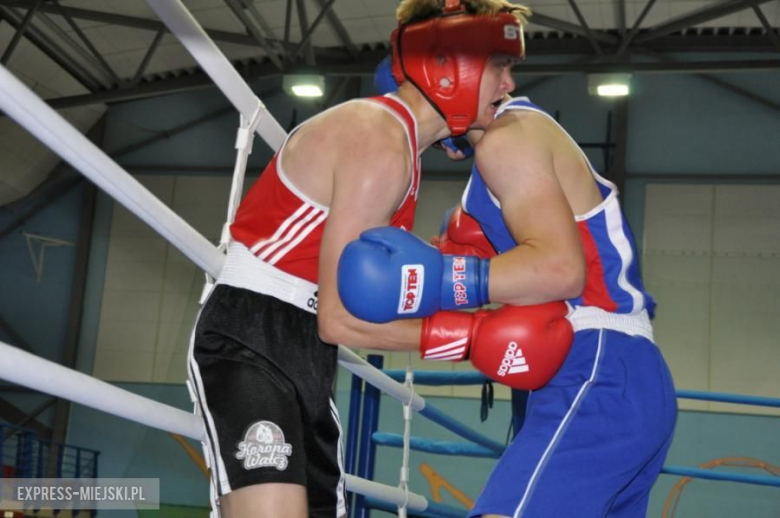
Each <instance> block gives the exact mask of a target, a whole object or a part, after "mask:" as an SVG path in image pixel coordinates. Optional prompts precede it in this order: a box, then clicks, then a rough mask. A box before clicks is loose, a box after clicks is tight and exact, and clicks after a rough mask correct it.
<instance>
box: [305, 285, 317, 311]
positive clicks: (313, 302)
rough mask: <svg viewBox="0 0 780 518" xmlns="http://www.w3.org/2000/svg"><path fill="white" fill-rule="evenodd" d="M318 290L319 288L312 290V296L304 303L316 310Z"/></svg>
mask: <svg viewBox="0 0 780 518" xmlns="http://www.w3.org/2000/svg"><path fill="white" fill-rule="evenodd" d="M319 295H320V292H319V290H317V291H315V292H314V296H313V297H311V298H310V299H309V300H308V302H306V305H307V306H309V307H310V308H311V309H313V310H314V311H317V300H318V299H319Z"/></svg>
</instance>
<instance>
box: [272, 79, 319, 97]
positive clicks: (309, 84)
mask: <svg viewBox="0 0 780 518" xmlns="http://www.w3.org/2000/svg"><path fill="white" fill-rule="evenodd" d="M282 86H283V87H284V90H285V91H286V92H287V93H288V94H292V95H294V96H296V97H322V94H323V92H324V91H325V78H324V77H322V76H321V75H319V74H288V75H285V76H284V78H283V80H282Z"/></svg>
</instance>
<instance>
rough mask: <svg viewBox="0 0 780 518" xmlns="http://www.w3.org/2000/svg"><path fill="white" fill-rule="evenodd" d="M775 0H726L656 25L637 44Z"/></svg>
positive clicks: (638, 38)
mask: <svg viewBox="0 0 780 518" xmlns="http://www.w3.org/2000/svg"><path fill="white" fill-rule="evenodd" d="M772 1H775V0H738V1H734V0H726V1H725V2H722V3H720V4H718V5H716V6H714V7H705V8H703V9H699V10H696V11H693V12H691V13H688V14H684V15H682V16H680V17H678V18H676V19H674V20H670V21H668V22H665V23H662V24H659V25H656V26H655V27H653V28H651V29H650V30H649V31H648V32H647V33H645V34H642V35H640V36H639V37H637V38H636V42H637V43H645V42H648V41H651V40H654V39H655V38H659V37H661V36H666V35H667V34H671V33H673V32H676V31H679V30H682V29H685V28H688V27H692V26H694V25H701V24H703V23H707V22H710V21H712V20H717V19H718V18H722V17H724V16H728V15H730V14H733V13H738V12H739V11H744V10H745V9H748V8H751V7H753V6H754V5H760V4H764V3H767V2H772Z"/></svg>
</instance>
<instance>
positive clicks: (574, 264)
mask: <svg viewBox="0 0 780 518" xmlns="http://www.w3.org/2000/svg"><path fill="white" fill-rule="evenodd" d="M551 267H552V269H553V273H552V275H551V277H553V278H554V279H556V282H555V291H556V293H555V298H557V299H558V300H568V299H573V298H576V297H579V296H580V295H582V292H583V291H584V290H585V262H584V261H581V260H578V259H563V260H560V261H556V263H555V264H552V265H551Z"/></svg>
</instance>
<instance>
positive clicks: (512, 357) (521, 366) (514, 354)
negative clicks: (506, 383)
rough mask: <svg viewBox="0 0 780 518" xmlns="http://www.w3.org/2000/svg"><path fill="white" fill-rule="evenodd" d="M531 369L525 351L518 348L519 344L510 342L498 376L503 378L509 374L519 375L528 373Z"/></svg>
mask: <svg viewBox="0 0 780 518" xmlns="http://www.w3.org/2000/svg"><path fill="white" fill-rule="evenodd" d="M530 370H531V367H529V366H528V364H527V363H526V361H525V357H524V356H523V350H522V349H520V348H519V347H518V346H517V342H509V345H508V346H507V348H506V352H505V353H504V358H503V359H502V360H501V366H500V367H499V368H498V375H499V376H501V377H503V376H506V375H507V374H519V373H522V372H528V371H530Z"/></svg>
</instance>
